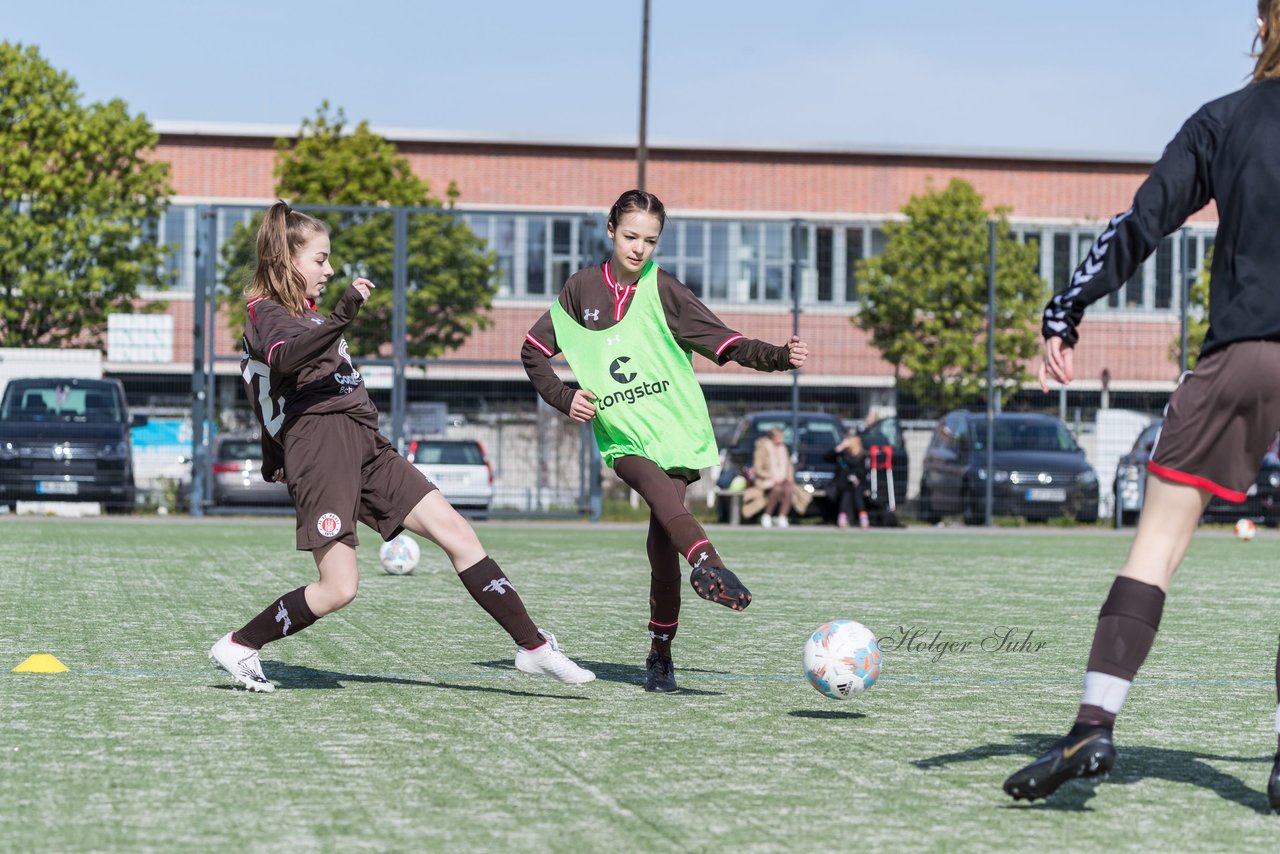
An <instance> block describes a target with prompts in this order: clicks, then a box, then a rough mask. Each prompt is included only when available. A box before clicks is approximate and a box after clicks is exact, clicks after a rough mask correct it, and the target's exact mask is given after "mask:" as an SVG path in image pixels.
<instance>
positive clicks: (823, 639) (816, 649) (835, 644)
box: [804, 620, 880, 700]
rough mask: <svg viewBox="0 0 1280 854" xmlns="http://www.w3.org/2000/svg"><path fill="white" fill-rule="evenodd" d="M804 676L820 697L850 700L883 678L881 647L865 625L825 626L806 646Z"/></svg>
mask: <svg viewBox="0 0 1280 854" xmlns="http://www.w3.org/2000/svg"><path fill="white" fill-rule="evenodd" d="M804 675H805V676H806V677H807V678H808V680H809V684H810V685H812V686H813V687H814V688H816V689H817V691H818V693H819V694H822V695H823V696H824V697H830V698H831V699H833V700H847V699H849V698H850V697H852V696H853V695H854V694H861V693H862V692H863V691H865V690H867V689H868V688H870V687H871V686H872V685H874V684H876V680H877V679H879V678H880V644H878V643H876V636H875V635H873V634H872V633H871V630H870V629H868V628H867V627H866V626H864V625H862V623H859V622H855V621H854V620H832V621H831V622H829V623H823V624H822V625H821V626H819V627H818V628H817V630H816V631H815V632H814V633H813V634H812V635H810V636H809V639H808V640H807V641H805V644H804Z"/></svg>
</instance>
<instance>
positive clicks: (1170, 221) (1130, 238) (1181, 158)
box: [1040, 101, 1225, 391]
mask: <svg viewBox="0 0 1280 854" xmlns="http://www.w3.org/2000/svg"><path fill="white" fill-rule="evenodd" d="M1223 109H1225V108H1224V106H1223V105H1222V102H1221V101H1218V102H1212V103H1209V104H1206V105H1205V106H1204V107H1202V108H1201V109H1200V110H1199V112H1197V113H1196V114H1195V115H1194V116H1192V117H1191V118H1190V119H1188V120H1187V122H1186V124H1184V125H1183V126H1182V129H1181V130H1180V131H1178V135H1177V136H1175V137H1174V138H1173V141H1172V142H1170V143H1169V146H1168V147H1167V148H1166V149H1165V151H1164V154H1163V155H1162V156H1161V158H1160V160H1159V161H1158V162H1157V163H1156V165H1155V166H1154V167H1152V169H1151V174H1150V175H1149V176H1148V177H1147V179H1146V180H1145V181H1143V182H1142V186H1141V187H1139V188H1138V192H1137V194H1136V195H1135V196H1134V197H1133V206H1132V207H1130V208H1129V209H1128V210H1127V211H1124V212H1123V213H1119V214H1116V215H1115V216H1113V217H1112V218H1111V220H1110V221H1109V222H1108V223H1107V226H1106V228H1104V229H1103V230H1102V233H1101V234H1099V235H1098V238H1097V240H1095V241H1094V243H1093V246H1092V248H1091V249H1090V250H1089V254H1088V255H1086V256H1085V258H1084V260H1083V261H1081V262H1080V266H1079V267H1077V268H1076V270H1075V273H1074V274H1073V275H1072V276H1071V281H1070V283H1068V285H1067V288H1066V290H1064V291H1062V292H1061V293H1058V294H1055V295H1054V297H1053V298H1052V299H1051V300H1049V304H1048V305H1046V306H1045V309H1044V319H1043V324H1042V326H1041V332H1042V334H1043V335H1044V338H1045V350H1044V363H1043V364H1042V365H1041V367H1040V384H1041V387H1042V388H1044V389H1045V390H1046V391H1047V390H1048V378H1049V377H1052V378H1053V379H1055V380H1057V381H1059V382H1061V383H1067V382H1070V381H1071V351H1072V349H1073V348H1074V347H1075V345H1076V342H1077V341H1078V340H1079V338H1080V336H1079V333H1078V331H1077V328H1078V327H1079V325H1080V322H1081V320H1083V319H1084V310H1085V308H1086V307H1088V306H1089V305H1092V304H1093V303H1094V302H1097V301H1098V300H1099V299H1101V298H1103V297H1105V296H1106V295H1107V294H1110V293H1112V292H1113V291H1116V290H1119V289H1120V288H1121V287H1122V286H1123V285H1124V283H1125V282H1127V281H1128V280H1129V278H1130V277H1131V276H1133V274H1134V272H1136V271H1137V269H1138V267H1139V266H1141V264H1142V262H1143V261H1145V260H1146V259H1147V256H1149V255H1150V254H1151V253H1152V252H1154V251H1155V248H1156V246H1158V245H1159V243H1160V240H1161V239H1162V238H1164V237H1165V236H1166V235H1168V234H1170V233H1172V232H1173V231H1174V230H1176V229H1177V228H1178V227H1179V226H1180V225H1182V223H1183V222H1185V221H1186V219H1187V217H1189V216H1191V215H1192V214H1193V213H1195V212H1196V211H1198V210H1199V209H1200V208H1202V207H1204V206H1205V205H1206V204H1208V203H1209V200H1210V199H1211V198H1212V197H1213V175H1212V172H1211V170H1210V166H1211V164H1212V162H1213V156H1214V152H1215V151H1216V150H1217V147H1218V143H1219V140H1220V138H1221V136H1222V134H1223V118H1222V113H1221V111H1222V110H1223ZM1055 338H1056V339H1058V340H1057V342H1056V343H1054V339H1055Z"/></svg>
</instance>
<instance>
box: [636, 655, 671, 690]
mask: <svg viewBox="0 0 1280 854" xmlns="http://www.w3.org/2000/svg"><path fill="white" fill-rule="evenodd" d="M644 689H645V690H646V691H656V692H657V693H659V694H665V693H668V692H671V691H674V690H676V671H675V665H674V664H673V663H672V661H671V657H670V656H665V655H659V654H658V653H656V652H651V653H649V657H648V658H646V659H645V660H644Z"/></svg>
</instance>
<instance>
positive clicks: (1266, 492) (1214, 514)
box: [1114, 419, 1280, 528]
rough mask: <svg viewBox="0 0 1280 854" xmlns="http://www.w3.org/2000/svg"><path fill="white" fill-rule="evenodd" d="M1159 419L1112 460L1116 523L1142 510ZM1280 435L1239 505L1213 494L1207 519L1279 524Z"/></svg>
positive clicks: (1132, 519)
mask: <svg viewBox="0 0 1280 854" xmlns="http://www.w3.org/2000/svg"><path fill="white" fill-rule="evenodd" d="M1163 423H1164V421H1163V420H1162V419H1159V420H1156V421H1155V422H1154V423H1152V424H1150V425H1149V426H1147V427H1145V428H1144V429H1143V430H1142V432H1141V433H1139V434H1138V438H1137V439H1135V440H1134V442H1133V447H1132V448H1131V449H1130V450H1129V453H1127V454H1125V455H1124V456H1122V457H1121V458H1120V460H1119V461H1118V462H1117V463H1116V481H1115V491H1114V496H1115V502H1116V503H1115V506H1116V507H1118V508H1119V509H1120V512H1119V513H1118V514H1116V517H1115V521H1116V526H1117V527H1119V526H1121V525H1132V524H1135V523H1136V522H1137V521H1138V514H1139V513H1141V512H1142V502H1143V499H1145V498H1146V494H1147V460H1149V459H1151V450H1152V448H1154V447H1155V444H1156V436H1157V434H1159V432H1160V425H1161V424H1163ZM1278 452H1280V434H1278V435H1277V436H1276V437H1275V438H1273V439H1272V440H1271V444H1270V445H1269V446H1267V454H1266V456H1265V457H1263V458H1262V467H1261V468H1259V469H1258V476H1257V477H1256V478H1254V481H1253V485H1252V486H1250V487H1249V491H1248V493H1247V495H1246V497H1245V500H1244V503H1243V504H1232V503H1231V502H1230V501H1227V500H1226V499H1225V498H1218V497H1217V496H1216V495H1215V496H1214V497H1213V498H1211V499H1209V506H1207V507H1205V509H1204V518H1205V519H1207V520H1211V521H1213V520H1217V521H1227V522H1234V521H1236V520H1237V519H1252V520H1253V521H1255V522H1261V523H1262V524H1264V525H1266V526H1267V527H1268V528H1274V527H1276V526H1277V525H1280V456H1278V455H1277V454H1278Z"/></svg>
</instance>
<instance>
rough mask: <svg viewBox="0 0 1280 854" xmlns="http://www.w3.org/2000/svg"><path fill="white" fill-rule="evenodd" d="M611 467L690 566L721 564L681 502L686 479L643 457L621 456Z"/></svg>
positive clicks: (704, 534)
mask: <svg viewBox="0 0 1280 854" xmlns="http://www.w3.org/2000/svg"><path fill="white" fill-rule="evenodd" d="M613 470H614V472H615V473H616V474H617V475H618V477H620V478H622V481H623V482H624V483H625V484H627V486H629V487H631V488H632V489H634V490H635V491H636V492H637V493H639V494H640V497H641V498H643V499H644V501H645V503H646V504H648V505H649V510H650V513H651V517H652V519H653V520H654V521H656V522H657V523H658V524H659V525H661V526H662V528H663V530H665V531H666V532H667V537H668V538H669V539H670V540H671V544H672V545H673V546H674V547H675V549H676V551H678V552H679V553H680V554H681V555H683V556H684V559H685V560H687V561H689V564H690V565H691V566H695V567H696V566H699V565H701V564H706V565H707V566H724V563H723V561H721V560H720V554H719V552H717V551H716V548H715V546H713V545H711V541H710V540H709V539H707V532H706V531H705V530H704V529H703V527H702V525H700V524H699V523H698V520H697V519H695V518H693V515H692V514H691V513H689V509H688V508H687V507H685V506H684V492H685V483H684V481H682V480H680V479H679V478H677V477H673V476H671V475H669V474H667V473H666V472H665V471H663V470H662V469H660V468H658V466H657V464H656V463H654V462H653V461H651V460H646V459H644V458H643V457H621V458H619V459H618V460H617V461H615V462H614V464H613Z"/></svg>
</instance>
